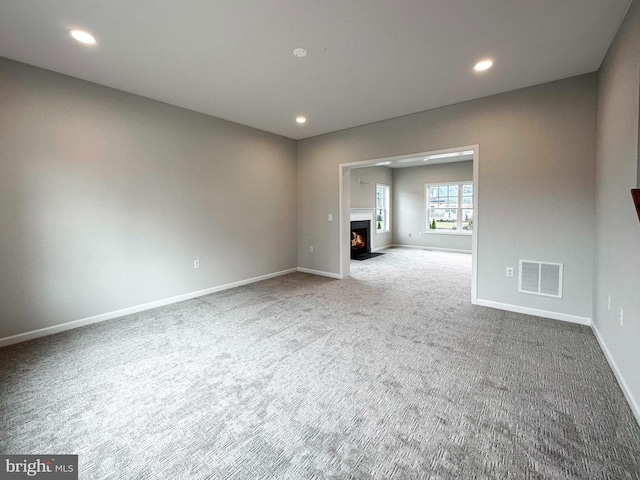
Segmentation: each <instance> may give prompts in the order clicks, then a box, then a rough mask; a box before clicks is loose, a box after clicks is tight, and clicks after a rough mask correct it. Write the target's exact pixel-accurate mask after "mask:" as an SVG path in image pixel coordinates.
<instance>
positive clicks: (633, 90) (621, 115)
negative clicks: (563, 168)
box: [594, 1, 640, 421]
mask: <svg viewBox="0 0 640 480" xmlns="http://www.w3.org/2000/svg"><path fill="white" fill-rule="evenodd" d="M639 59H640V3H639V2H637V1H636V2H634V3H633V4H632V5H631V8H630V10H629V12H628V14H627V17H626V19H625V21H624V23H623V24H622V27H621V29H620V31H619V32H618V36H617V37H616V40H615V41H614V43H613V45H612V47H611V49H610V50H609V53H608V54H607V57H606V58H605V61H604V63H603V66H602V68H601V71H600V77H599V90H598V129H597V148H596V215H595V217H596V246H597V248H596V255H595V270H596V277H595V278H596V280H595V292H594V323H595V325H596V328H597V330H598V332H599V333H600V335H601V337H602V340H603V341H604V343H605V345H606V348H607V349H608V350H609V352H610V354H611V356H612V357H613V359H614V361H615V363H616V365H617V368H618V371H619V373H620V374H621V375H622V377H623V378H624V381H625V383H626V384H627V387H628V391H629V393H631V395H632V396H633V398H634V399H635V406H636V415H639V414H640V409H639V407H638V406H639V405H640V369H639V368H638V366H639V365H640V296H639V295H638V293H639V289H640V250H639V246H640V223H639V222H638V217H637V215H636V212H635V209H634V207H633V203H632V201H631V195H630V193H629V190H630V189H631V188H634V187H635V185H636V179H637V175H638V127H639V125H638V104H639V100H640V95H639V88H640V74H639V68H640V65H639ZM607 295H611V310H608V308H607ZM620 308H623V309H624V326H622V325H620V321H619V318H618V315H619V310H620ZM638 418H639V421H640V417H638Z"/></svg>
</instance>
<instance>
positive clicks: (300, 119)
mask: <svg viewBox="0 0 640 480" xmlns="http://www.w3.org/2000/svg"><path fill="white" fill-rule="evenodd" d="M306 121H307V118H306V117H296V122H298V123H304V122H306Z"/></svg>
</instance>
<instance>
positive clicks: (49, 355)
mask: <svg viewBox="0 0 640 480" xmlns="http://www.w3.org/2000/svg"><path fill="white" fill-rule="evenodd" d="M387 252H388V253H387V255H384V256H380V257H377V258H374V259H370V260H369V261H367V262H353V264H352V274H353V277H352V278H350V279H347V280H344V281H339V280H331V279H327V278H323V277H317V276H313V275H308V274H302V273H296V274H291V275H287V276H283V277H278V278H274V279H271V280H267V281H264V282H260V283H256V284H252V285H248V286H245V287H240V288H236V289H233V290H228V291H225V292H221V293H217V294H213V295H209V296H206V297H201V298H199V299H194V300H190V301H187V302H183V303H180V304H175V305H171V306H168V307H164V308H160V309H156V310H152V311H147V312H143V313H139V314H135V315H130V316H128V317H123V318H121V319H116V320H112V321H108V322H103V323H100V324H96V325H92V326H88V327H84V328H81V329H77V330H73V331H69V332H64V333H61V334H58V335H54V336H50V337H47V338H42V339H39V340H35V341H30V342H26V343H23V344H19V345H14V346H11V347H6V348H3V349H0V381H1V383H0V415H1V416H0V453H21V454H44V453H58V454H62V453H69V454H79V456H80V457H79V462H80V478H82V479H90V480H95V479H110V478H118V479H147V478H154V479H155V478H166V479H204V478H211V479H257V478H263V479H267V478H282V479H329V478H333V479H369V478H376V479H389V478H393V479H409V478H411V479H414V478H420V479H421V478H425V479H429V478H432V479H485V478H487V479H543V478H551V479H556V478H557V479H638V478H640V473H639V471H640V460H639V459H640V428H639V427H638V425H637V424H636V423H635V421H634V419H633V416H632V413H631V411H630V409H629V407H628V405H627V404H626V403H625V400H624V397H623V394H622V392H621V391H620V389H619V388H618V385H617V384H616V381H615V378H614V376H613V373H612V372H611V370H610V369H609V367H608V365H607V362H606V360H605V358H604V356H603V354H602V352H601V351H600V349H599V347H598V344H597V342H596V339H595V337H594V336H593V334H592V332H591V331H590V329H589V328H588V327H583V326H579V325H572V324H568V323H563V322H558V321H552V320H545V319H541V318H537V317H531V316H526V315H519V314H514V313H507V312H502V311H499V310H493V309H490V308H484V307H477V306H472V305H470V304H469V290H470V265H471V257H470V256H468V255H463V254H445V253H441V252H430V251H422V250H409V249H391V250H387Z"/></svg>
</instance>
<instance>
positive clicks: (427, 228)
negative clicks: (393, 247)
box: [424, 180, 476, 236]
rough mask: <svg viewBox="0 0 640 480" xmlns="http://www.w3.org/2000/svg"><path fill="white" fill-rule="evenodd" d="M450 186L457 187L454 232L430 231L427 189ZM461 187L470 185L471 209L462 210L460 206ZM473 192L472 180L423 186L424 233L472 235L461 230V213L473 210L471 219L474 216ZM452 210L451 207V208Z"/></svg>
mask: <svg viewBox="0 0 640 480" xmlns="http://www.w3.org/2000/svg"><path fill="white" fill-rule="evenodd" d="M445 185H446V186H452V185H456V186H457V187H458V206H457V207H455V209H456V210H457V221H456V229H455V230H432V229H431V227H430V224H431V209H430V208H429V188H430V187H443V186H445ZM463 185H471V187H472V188H473V192H472V202H473V203H472V204H471V208H470V209H469V208H464V206H463V204H462V197H463V195H462V193H463V189H462V186H463ZM475 191H476V186H475V183H474V182H473V180H450V181H448V182H432V183H425V185H424V207H425V208H424V212H425V217H424V218H425V233H426V234H433V235H466V236H468V235H473V229H472V230H463V229H462V211H463V210H473V218H475V216H476V205H475ZM451 208H453V207H451Z"/></svg>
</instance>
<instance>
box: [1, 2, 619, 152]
mask: <svg viewBox="0 0 640 480" xmlns="http://www.w3.org/2000/svg"><path fill="white" fill-rule="evenodd" d="M629 4H630V0H306V1H305V0H183V1H176V0H109V1H99V0H0V56H3V57H7V58H11V59H14V60H18V61H21V62H25V63H29V64H32V65H36V66H39V67H43V68H46V69H50V70H54V71H56V72H61V73H64V74H67V75H71V76H74V77H78V78H82V79H85V80H89V81H92V82H95V83H99V84H102V85H107V86H110V87H113V88H117V89H120V90H124V91H126V92H131V93H135V94H138V95H143V96H145V97H149V98H153V99H156V100H160V101H163V102H167V103H170V104H174V105H178V106H181V107H185V108H189V109H191V110H195V111H198V112H202V113H206V114H209V115H213V116H216V117H221V118H224V119H227V120H231V121H234V122H238V123H242V124H245V125H250V126H253V127H256V128H260V129H262V130H266V131H269V132H274V133H277V134H280V135H284V136H287V137H290V138H294V139H301V138H306V137H310V136H314V135H319V134H323V133H327V132H331V131H336V130H341V129H344V128H348V127H353V126H357V125H363V124H366V123H371V122H375V121H378V120H383V119H387V118H393V117H397V116H400V115H406V114H409V113H414V112H419V111H422V110H427V109H431V108H435V107H439V106H443V105H449V104H452V103H457V102H461V101H465V100H469V99H473V98H479V97H483V96H487V95H492V94H495V93H500V92H504V91H508V90H514V89H517V88H522V87H526V86H530V85H535V84H539V83H543V82H548V81H552V80H557V79H560V78H566V77H570V76H574V75H579V74H582V73H588V72H593V71H595V70H597V69H598V68H599V66H600V63H601V62H602V59H603V57H604V55H605V53H606V51H607V48H608V47H609V44H610V43H611V41H612V39H613V37H614V35H615V33H616V30H617V28H618V26H619V24H620V22H621V21H622V18H623V16H624V14H625V12H626V10H627V8H628V5H629ZM71 28H82V29H86V30H88V31H90V32H91V33H92V34H93V35H94V36H95V37H96V38H97V40H98V43H97V45H95V46H93V47H87V46H84V45H81V44H78V43H76V42H75V41H73V40H72V39H71V38H70V37H69V35H68V34H67V32H68V30H70V29H71ZM296 47H304V48H306V49H307V50H308V52H309V54H308V55H307V57H305V58H296V57H294V56H293V54H292V51H293V49H294V48H296ZM486 57H490V58H493V59H494V60H495V65H494V67H493V68H492V69H491V70H489V71H487V72H485V73H483V74H477V73H474V72H473V71H472V67H473V65H474V64H475V62H476V61H478V60H480V59H483V58H486ZM298 115H305V116H307V117H308V122H307V123H306V124H304V125H298V124H297V123H296V122H295V117H296V116H298Z"/></svg>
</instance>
